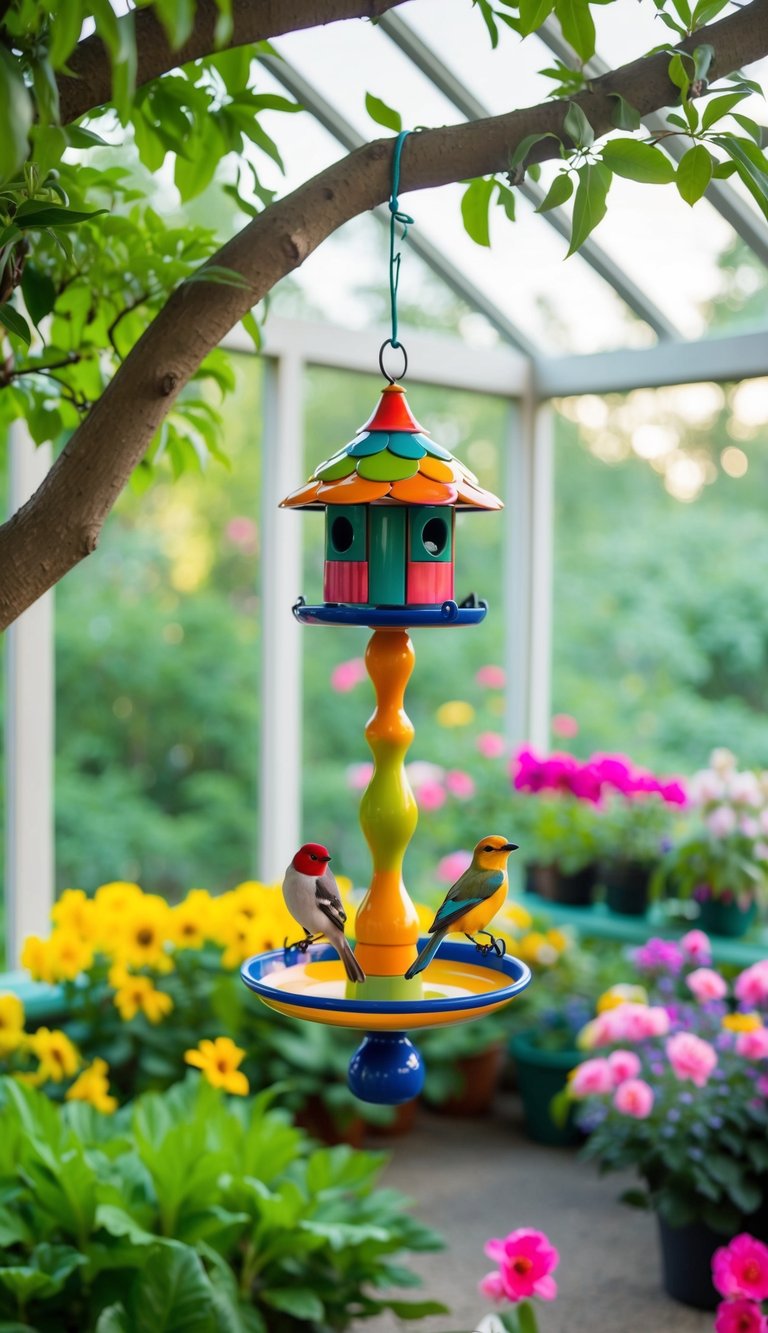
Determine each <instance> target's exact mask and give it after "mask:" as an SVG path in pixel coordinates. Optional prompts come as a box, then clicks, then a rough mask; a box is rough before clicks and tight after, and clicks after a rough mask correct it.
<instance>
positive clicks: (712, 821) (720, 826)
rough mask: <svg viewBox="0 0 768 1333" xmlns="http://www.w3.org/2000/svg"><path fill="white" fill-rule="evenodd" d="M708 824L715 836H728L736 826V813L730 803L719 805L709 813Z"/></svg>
mask: <svg viewBox="0 0 768 1333" xmlns="http://www.w3.org/2000/svg"><path fill="white" fill-rule="evenodd" d="M706 825H707V828H708V829H709V831H710V833H711V834H712V835H713V837H715V838H727V837H728V834H729V833H733V830H734V829H735V828H736V814H735V812H734V811H733V810H732V809H731V807H730V806H729V805H719V806H718V807H717V809H716V810H713V811H712V813H711V815H707V818H706Z"/></svg>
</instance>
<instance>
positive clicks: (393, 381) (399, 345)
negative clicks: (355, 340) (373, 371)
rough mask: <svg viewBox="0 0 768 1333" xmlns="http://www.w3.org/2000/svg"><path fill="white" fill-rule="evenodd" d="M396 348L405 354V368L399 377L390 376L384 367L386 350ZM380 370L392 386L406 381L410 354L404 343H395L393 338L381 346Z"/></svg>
mask: <svg viewBox="0 0 768 1333" xmlns="http://www.w3.org/2000/svg"><path fill="white" fill-rule="evenodd" d="M395 346H396V347H397V349H398V351H400V352H402V354H403V368H402V370H401V371H400V374H399V375H390V373H389V371H388V370H386V369H385V367H384V348H385V347H395ZM379 369H380V371H381V373H382V375H383V376H384V378H385V380H389V382H390V384H397V383H398V381H399V380H402V379H405V376H406V373H407V371H408V353H407V352H406V350H405V348H404V347H403V344H402V343H394V342H393V341H392V339H391V338H387V339H386V341H385V342H383V343H382V344H381V347H380V348H379Z"/></svg>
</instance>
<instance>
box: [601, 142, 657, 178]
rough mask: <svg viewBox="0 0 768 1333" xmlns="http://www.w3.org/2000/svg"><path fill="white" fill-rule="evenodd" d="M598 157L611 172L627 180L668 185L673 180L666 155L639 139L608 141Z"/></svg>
mask: <svg viewBox="0 0 768 1333" xmlns="http://www.w3.org/2000/svg"><path fill="white" fill-rule="evenodd" d="M600 155H601V157H602V160H603V162H605V164H606V166H608V167H610V169H611V171H613V172H615V173H616V175H617V176H624V177H625V178H626V179H627V180H631V181H642V182H643V184H646V185H668V184H669V182H670V181H673V180H674V179H675V168H674V165H673V164H672V162H670V160H669V158H668V157H667V156H666V154H664V153H662V152H661V150H660V149H659V148H654V146H653V144H649V143H641V142H640V140H639V139H609V140H608V142H607V143H606V144H603V148H602V151H601V154H600Z"/></svg>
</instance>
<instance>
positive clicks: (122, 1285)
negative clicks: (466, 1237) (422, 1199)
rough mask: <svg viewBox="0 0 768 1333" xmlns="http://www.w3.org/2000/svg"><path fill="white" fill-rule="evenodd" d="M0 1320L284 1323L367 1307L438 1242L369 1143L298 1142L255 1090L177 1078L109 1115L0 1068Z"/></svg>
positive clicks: (44, 1324)
mask: <svg viewBox="0 0 768 1333" xmlns="http://www.w3.org/2000/svg"><path fill="white" fill-rule="evenodd" d="M0 1106H1V1107H2V1120H3V1134H2V1136H1V1137H0V1243H1V1244H2V1254H1V1255H0V1331H2V1333H21V1330H27V1333H28V1330H29V1329H30V1328H31V1329H33V1330H37V1333H215V1331H218V1330H225V1331H226V1333H267V1330H268V1333H299V1330H302V1329H303V1330H309V1329H311V1330H314V1331H315V1333H330V1330H342V1329H345V1328H347V1327H348V1326H349V1325H350V1323H351V1322H352V1321H353V1320H356V1321H359V1320H362V1319H368V1318H371V1317H373V1316H375V1315H377V1314H379V1313H380V1312H381V1311H383V1310H391V1311H393V1312H394V1313H395V1314H397V1315H399V1316H400V1317H405V1318H420V1317H421V1316H422V1315H426V1314H434V1313H442V1312H443V1310H444V1307H443V1306H440V1305H437V1304H435V1303H434V1302H430V1301H423V1302H413V1301H401V1300H399V1299H397V1298H389V1297H387V1296H384V1295H380V1294H379V1292H380V1290H381V1289H382V1288H391V1287H397V1286H400V1287H403V1286H412V1285H415V1284H417V1283H418V1279H417V1278H416V1277H415V1276H414V1275H413V1274H412V1273H411V1272H410V1271H409V1270H408V1269H405V1268H403V1267H402V1266H400V1264H399V1262H398V1258H397V1256H398V1255H399V1254H401V1253H402V1252H403V1251H408V1250H431V1249H436V1248H439V1247H440V1244H441V1242H440V1239H439V1237H438V1236H437V1235H436V1234H435V1233H434V1232H432V1231H430V1230H428V1229H427V1228H426V1227H424V1226H422V1225H421V1224H420V1223H418V1222H416V1221H415V1220H414V1219H413V1218H411V1217H409V1216H408V1214H407V1212H406V1211H405V1200H404V1199H403V1198H402V1197H401V1196H399V1195H397V1194H396V1193H395V1192H394V1191H391V1190H379V1189H376V1188H375V1179H376V1176H377V1174H378V1172H379V1169H380V1166H381V1163H382V1157H381V1155H377V1154H371V1153H361V1152H354V1151H352V1150H351V1149H348V1148H333V1149H328V1148H321V1149H318V1148H315V1147H314V1146H313V1145H312V1144H311V1142H310V1141H309V1140H308V1139H307V1138H306V1137H305V1136H304V1135H303V1134H302V1133H301V1131H299V1130H297V1129H295V1128H293V1127H292V1126H291V1125H290V1123H289V1122H288V1120H287V1117H286V1115H285V1114H284V1113H283V1112H280V1111H275V1110H273V1109H270V1107H269V1096H268V1095H267V1094H264V1095H262V1096H261V1097H257V1098H256V1099H255V1100H249V1101H237V1102H234V1101H233V1102H229V1101H227V1100H225V1099H224V1097H223V1096H222V1095H221V1094H220V1093H218V1092H216V1091H215V1090H214V1089H213V1088H211V1087H209V1086H208V1085H207V1084H205V1083H204V1082H202V1081H198V1080H197V1079H194V1078H189V1079H187V1081H186V1082H185V1083H183V1084H177V1085H176V1086H175V1087H174V1088H172V1089H171V1090H170V1091H169V1092H167V1093H162V1094H161V1093H148V1094H147V1095H145V1096H144V1097H141V1098H139V1099H138V1100H137V1101H136V1102H134V1103H133V1104H132V1105H131V1106H129V1107H125V1108H123V1110H121V1111H118V1113H117V1114H116V1115H115V1116H113V1117H106V1116H103V1115H100V1114H99V1113H98V1112H97V1111H95V1110H93V1108H92V1107H89V1106H86V1105H84V1104H83V1103H70V1104H68V1105H67V1106H65V1107H58V1106H55V1105H54V1104H53V1103H52V1102H50V1101H49V1100H48V1098H47V1097H45V1096H43V1095H42V1094H41V1093H39V1092H36V1091H35V1090H33V1089H31V1088H28V1087H25V1086H24V1085H23V1084H21V1083H19V1082H18V1081H17V1080H14V1079H3V1080H0Z"/></svg>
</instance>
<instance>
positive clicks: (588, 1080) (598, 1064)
mask: <svg viewBox="0 0 768 1333" xmlns="http://www.w3.org/2000/svg"><path fill="white" fill-rule="evenodd" d="M613 1087H614V1078H613V1071H612V1069H611V1066H610V1064H609V1063H608V1061H607V1060H603V1059H601V1058H597V1059H595V1060H585V1061H584V1063H583V1064H581V1065H577V1066H576V1068H575V1069H574V1071H573V1073H572V1074H571V1077H570V1080H569V1082H568V1091H569V1092H570V1094H571V1096H572V1097H576V1098H581V1097H595V1096H600V1095H601V1094H603V1093H606V1092H612V1091H613Z"/></svg>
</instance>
